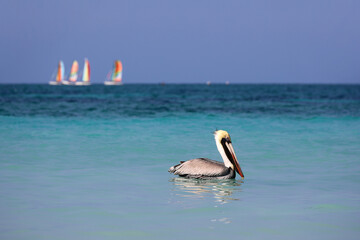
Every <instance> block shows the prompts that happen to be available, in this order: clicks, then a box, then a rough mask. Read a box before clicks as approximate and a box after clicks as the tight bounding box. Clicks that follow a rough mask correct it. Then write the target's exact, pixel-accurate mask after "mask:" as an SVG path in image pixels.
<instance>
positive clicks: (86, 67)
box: [75, 58, 91, 86]
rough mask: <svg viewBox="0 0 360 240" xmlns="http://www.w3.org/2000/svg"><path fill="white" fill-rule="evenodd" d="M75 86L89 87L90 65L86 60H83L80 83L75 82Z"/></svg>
mask: <svg viewBox="0 0 360 240" xmlns="http://www.w3.org/2000/svg"><path fill="white" fill-rule="evenodd" d="M75 85H76V86H89V85H91V83H90V63H89V60H88V59H87V58H85V62H84V70H83V74H82V82H75Z"/></svg>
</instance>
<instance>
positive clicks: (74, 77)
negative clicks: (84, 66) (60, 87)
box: [62, 60, 79, 85]
mask: <svg viewBox="0 0 360 240" xmlns="http://www.w3.org/2000/svg"><path fill="white" fill-rule="evenodd" d="M78 71H79V63H78V61H76V60H75V61H74V62H73V64H72V66H71V72H70V77H69V80H63V81H62V84H64V85H75V82H76V80H77V78H78Z"/></svg>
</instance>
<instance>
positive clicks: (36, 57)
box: [0, 0, 360, 83]
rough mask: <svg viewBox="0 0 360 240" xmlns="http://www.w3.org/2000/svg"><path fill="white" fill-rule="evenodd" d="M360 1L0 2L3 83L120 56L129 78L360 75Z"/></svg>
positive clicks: (277, 79)
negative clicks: (62, 64)
mask: <svg viewBox="0 0 360 240" xmlns="http://www.w3.org/2000/svg"><path fill="white" fill-rule="evenodd" d="M359 12H360V1H356V0H354V1H349V0H337V1H332V0H301V1H300V0H299V1H291V0H284V1H282V0H280V1H276V0H275V1H271V0H268V1H266V0H259V1H256V0H254V1H250V0H235V1H232V0H228V1H220V0H219V1H196V0H193V1H168V0H166V1H165V0H163V1H159V0H155V1H149V0H130V1H117V0H109V1H71V0H70V1H68V0H63V1H45V0H44V1H39V0H34V1H25V0H24V1H18V0H5V1H1V2H0V36H1V37H0V46H1V47H0V83H47V82H48V81H49V80H50V77H51V75H52V73H53V72H54V70H55V69H56V66H57V63H58V61H59V60H60V59H61V60H63V61H64V62H65V67H66V72H68V71H69V68H70V65H71V63H72V61H73V60H74V59H77V60H78V61H79V62H80V68H82V65H83V59H84V57H87V58H88V59H89V61H90V65H91V73H92V75H91V81H92V82H93V83H102V82H103V81H104V79H105V77H106V74H107V73H108V71H109V70H110V69H111V67H112V64H113V61H114V60H115V59H120V60H121V61H122V62H123V65H124V82H125V83H159V82H167V83H204V82H206V81H211V82H214V83H215V82H219V83H223V82H225V81H230V82H231V83H360V67H359V66H360V27H359V26H360V14H359Z"/></svg>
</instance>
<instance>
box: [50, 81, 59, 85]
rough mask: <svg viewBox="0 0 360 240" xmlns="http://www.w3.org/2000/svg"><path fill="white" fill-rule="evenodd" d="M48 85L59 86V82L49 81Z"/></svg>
mask: <svg viewBox="0 0 360 240" xmlns="http://www.w3.org/2000/svg"><path fill="white" fill-rule="evenodd" d="M49 85H53V86H55V85H61V82H56V81H50V82H49Z"/></svg>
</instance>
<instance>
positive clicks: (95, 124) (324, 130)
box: [0, 85, 360, 240]
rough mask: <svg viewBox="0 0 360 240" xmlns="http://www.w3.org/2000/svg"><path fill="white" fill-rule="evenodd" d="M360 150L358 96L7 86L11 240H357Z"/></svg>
mask: <svg viewBox="0 0 360 240" xmlns="http://www.w3.org/2000/svg"><path fill="white" fill-rule="evenodd" d="M216 128H218V129H224V130H227V131H228V132H229V133H230V135H231V138H232V142H233V146H234V149H235V152H236V155H237V157H238V159H239V162H240V165H241V167H242V170H243V172H244V174H245V179H244V180H240V179H239V178H237V179H235V180H227V181H198V180H185V179H181V178H178V177H175V176H173V175H170V174H169V173H168V172H167V170H168V168H169V167H170V166H172V165H174V164H177V163H178V162H179V161H184V160H188V159H192V158H196V157H208V158H211V159H215V160H219V161H221V157H220V154H219V153H218V152H217V149H216V146H215V142H214V139H213V136H212V132H213V131H214V130H215V129H216ZM359 146H360V85H210V86H206V85H123V86H120V87H105V86H102V85H93V86H89V87H69V86H48V85H0V196H1V198H0V216H1V218H0V239H36V240H39V239H77V240H78V239H184V238H186V239H195V238H197V239H220V238H234V239H309V238H310V239H358V236H359V235H360V224H359V223H360V174H359V172H360V147H359Z"/></svg>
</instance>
